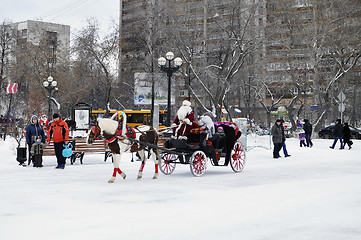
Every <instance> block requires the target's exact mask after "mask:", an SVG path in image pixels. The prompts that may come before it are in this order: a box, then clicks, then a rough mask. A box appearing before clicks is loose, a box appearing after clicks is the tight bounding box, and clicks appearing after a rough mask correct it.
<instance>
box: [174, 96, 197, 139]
mask: <svg viewBox="0 0 361 240" xmlns="http://www.w3.org/2000/svg"><path fill="white" fill-rule="evenodd" d="M193 121H194V112H193V110H192V108H191V102H190V101H188V100H184V101H183V103H182V106H181V107H180V108H179V109H178V112H177V117H176V118H175V119H174V121H173V124H172V126H171V127H172V128H173V136H174V137H175V138H179V139H187V135H188V134H189V132H190V130H191V129H192V128H193Z"/></svg>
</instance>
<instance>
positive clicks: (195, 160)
mask: <svg viewBox="0 0 361 240" xmlns="http://www.w3.org/2000/svg"><path fill="white" fill-rule="evenodd" d="M206 163H207V156H206V154H205V153H204V152H203V151H195V152H194V153H193V154H192V156H191V157H190V159H189V164H190V168H191V172H192V174H193V175H194V176H196V177H200V176H202V175H203V174H204V173H205V171H206V169H207V165H206Z"/></svg>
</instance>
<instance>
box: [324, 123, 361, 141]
mask: <svg viewBox="0 0 361 240" xmlns="http://www.w3.org/2000/svg"><path fill="white" fill-rule="evenodd" d="M335 127H336V125H330V126H328V127H325V128H322V129H321V130H320V131H318V136H319V137H320V138H335V135H334V131H333V130H334V129H335ZM349 127H350V132H351V138H353V139H361V130H359V129H357V128H354V127H351V126H349Z"/></svg>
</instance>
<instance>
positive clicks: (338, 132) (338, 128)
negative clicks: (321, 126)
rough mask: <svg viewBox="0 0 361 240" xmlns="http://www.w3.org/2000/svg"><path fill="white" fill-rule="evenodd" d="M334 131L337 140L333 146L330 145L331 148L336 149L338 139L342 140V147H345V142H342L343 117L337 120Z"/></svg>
mask: <svg viewBox="0 0 361 240" xmlns="http://www.w3.org/2000/svg"><path fill="white" fill-rule="evenodd" d="M333 133H334V135H335V140H334V141H333V144H332V146H330V148H332V149H334V148H335V145H336V143H337V141H338V140H340V143H341V146H340V149H343V142H342V137H343V126H342V124H341V119H337V120H336V126H335V129H334V130H333Z"/></svg>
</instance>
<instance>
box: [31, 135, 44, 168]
mask: <svg viewBox="0 0 361 240" xmlns="http://www.w3.org/2000/svg"><path fill="white" fill-rule="evenodd" d="M44 148H46V144H45V143H43V142H41V138H38V139H36V141H35V143H33V145H31V156H33V161H34V167H37V168H39V167H42V166H43V152H44Z"/></svg>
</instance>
